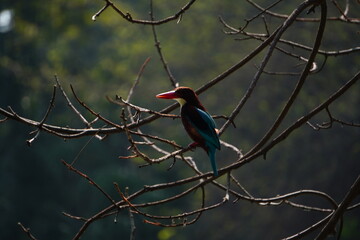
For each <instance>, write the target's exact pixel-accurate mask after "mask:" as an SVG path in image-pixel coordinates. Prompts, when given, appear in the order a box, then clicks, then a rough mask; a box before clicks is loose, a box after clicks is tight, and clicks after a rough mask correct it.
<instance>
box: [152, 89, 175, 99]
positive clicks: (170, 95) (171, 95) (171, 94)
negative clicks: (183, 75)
mask: <svg viewBox="0 0 360 240" xmlns="http://www.w3.org/2000/svg"><path fill="white" fill-rule="evenodd" d="M156 97H157V98H164V99H174V98H180V96H179V95H178V94H177V93H176V92H175V91H174V90H173V91H169V92H164V93H160V94H158V95H156Z"/></svg>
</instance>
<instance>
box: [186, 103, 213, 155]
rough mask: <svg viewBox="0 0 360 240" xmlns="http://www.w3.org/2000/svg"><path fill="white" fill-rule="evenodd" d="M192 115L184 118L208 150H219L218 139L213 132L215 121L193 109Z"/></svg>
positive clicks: (200, 111)
mask: <svg viewBox="0 0 360 240" xmlns="http://www.w3.org/2000/svg"><path fill="white" fill-rule="evenodd" d="M192 110H193V113H192V114H189V115H186V116H185V117H186V118H187V119H188V120H189V121H190V123H191V124H192V125H193V126H194V127H195V129H196V131H197V132H198V133H199V134H200V135H201V137H203V138H204V140H205V144H206V145H207V147H208V148H217V149H220V141H219V137H218V135H217V134H216V131H215V127H216V126H215V121H214V119H213V118H212V117H211V116H210V114H208V113H207V112H205V111H203V110H201V109H199V108H196V107H193V109H192Z"/></svg>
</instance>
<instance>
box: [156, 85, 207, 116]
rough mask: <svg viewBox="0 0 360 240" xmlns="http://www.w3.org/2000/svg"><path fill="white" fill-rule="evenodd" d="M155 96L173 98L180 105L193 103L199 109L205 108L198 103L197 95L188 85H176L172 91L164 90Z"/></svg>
mask: <svg viewBox="0 0 360 240" xmlns="http://www.w3.org/2000/svg"><path fill="white" fill-rule="evenodd" d="M156 97H157V98H163V99H174V100H176V101H178V102H179V103H180V105H181V106H183V105H185V104H186V103H187V104H190V105H193V106H195V107H198V108H200V109H203V110H205V108H204V107H203V106H202V104H201V103H200V101H199V99H198V96H197V95H196V93H195V92H194V90H192V89H191V88H189V87H178V88H175V89H174V90H172V91H169V92H164V93H160V94H158V95H156Z"/></svg>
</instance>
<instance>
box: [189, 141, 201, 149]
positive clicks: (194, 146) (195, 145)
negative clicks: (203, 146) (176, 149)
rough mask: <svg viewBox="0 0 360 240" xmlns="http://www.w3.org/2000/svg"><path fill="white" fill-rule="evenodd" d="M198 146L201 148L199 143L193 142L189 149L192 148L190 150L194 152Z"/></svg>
mask: <svg viewBox="0 0 360 240" xmlns="http://www.w3.org/2000/svg"><path fill="white" fill-rule="evenodd" d="M197 146H199V143H197V142H193V143H190V144H189V146H188V148H190V150H194V148H196V147H197Z"/></svg>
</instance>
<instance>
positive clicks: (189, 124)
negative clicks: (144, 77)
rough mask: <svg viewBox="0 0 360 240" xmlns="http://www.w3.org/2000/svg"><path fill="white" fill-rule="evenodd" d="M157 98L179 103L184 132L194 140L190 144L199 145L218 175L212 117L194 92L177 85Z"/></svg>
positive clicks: (216, 146) (216, 144) (217, 144)
mask: <svg viewBox="0 0 360 240" xmlns="http://www.w3.org/2000/svg"><path fill="white" fill-rule="evenodd" d="M156 97H157V98H164V99H174V100H176V101H178V102H179V103H180V105H181V120H182V123H183V125H184V128H185V130H186V132H187V133H188V134H189V136H190V137H191V138H192V139H193V140H194V141H195V142H194V143H192V144H191V145H190V146H192V147H195V146H200V147H202V148H203V149H204V150H205V151H206V153H207V154H208V155H209V157H210V162H211V166H212V169H213V172H214V175H215V176H217V175H218V171H217V167H216V161H215V151H216V149H219V150H220V141H219V137H218V135H217V133H216V129H215V122H214V119H213V118H212V117H211V116H210V114H209V113H207V112H206V109H205V108H204V106H203V105H202V104H201V103H200V101H199V99H198V97H197V95H196V93H195V92H194V91H193V90H192V89H191V88H189V87H178V88H175V89H174V90H173V91H169V92H164V93H160V94H158V95H156Z"/></svg>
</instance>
